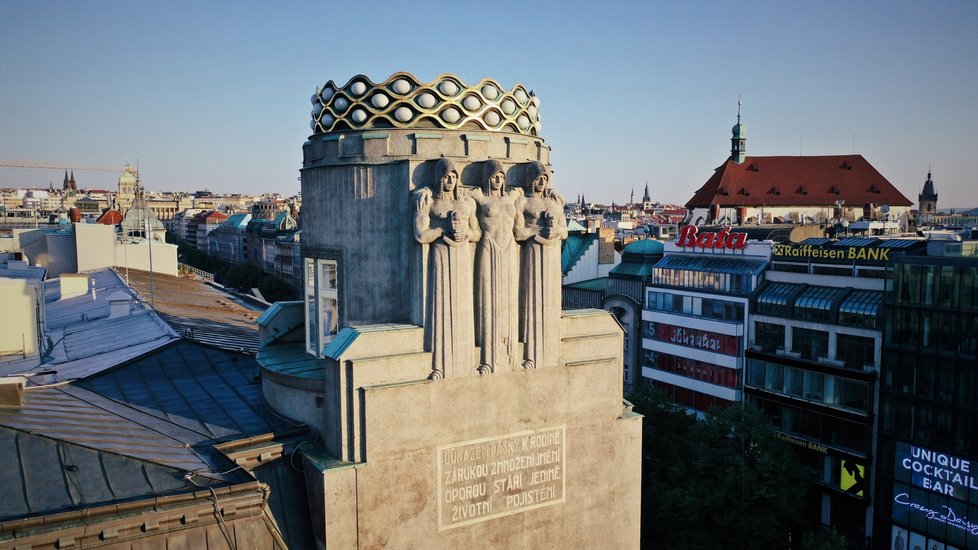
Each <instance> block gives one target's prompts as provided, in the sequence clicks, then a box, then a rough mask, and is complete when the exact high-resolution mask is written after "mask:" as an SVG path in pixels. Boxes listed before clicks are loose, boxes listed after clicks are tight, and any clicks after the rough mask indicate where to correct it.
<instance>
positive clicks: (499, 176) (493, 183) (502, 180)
mask: <svg viewBox="0 0 978 550" xmlns="http://www.w3.org/2000/svg"><path fill="white" fill-rule="evenodd" d="M504 185H506V174H503V173H502V172H496V173H495V174H493V175H491V176H489V189H491V190H493V191H499V190H500V189H502V188H503V186H504Z"/></svg>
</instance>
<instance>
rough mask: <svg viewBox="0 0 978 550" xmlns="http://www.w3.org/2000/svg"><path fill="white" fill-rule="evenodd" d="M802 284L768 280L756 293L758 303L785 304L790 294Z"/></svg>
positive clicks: (796, 290) (789, 298)
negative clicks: (758, 292)
mask: <svg viewBox="0 0 978 550" xmlns="http://www.w3.org/2000/svg"><path fill="white" fill-rule="evenodd" d="M802 286H804V285H799V284H795V283H783V282H768V284H767V285H766V286H765V287H764V288H763V289H762V290H761V292H760V294H758V295H757V303H758V305H770V306H787V305H788V302H789V301H790V300H791V296H792V295H793V294H795V293H796V292H798V291H799V290H800V289H801V288H802Z"/></svg>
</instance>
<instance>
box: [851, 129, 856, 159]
mask: <svg viewBox="0 0 978 550" xmlns="http://www.w3.org/2000/svg"><path fill="white" fill-rule="evenodd" d="M852 156H856V132H853V133H852Z"/></svg>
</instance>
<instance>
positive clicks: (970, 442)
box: [880, 397, 978, 454]
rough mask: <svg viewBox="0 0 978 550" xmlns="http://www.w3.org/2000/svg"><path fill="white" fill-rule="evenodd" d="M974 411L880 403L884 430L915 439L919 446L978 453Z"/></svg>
mask: <svg viewBox="0 0 978 550" xmlns="http://www.w3.org/2000/svg"><path fill="white" fill-rule="evenodd" d="M975 416H976V415H975V412H974V411H964V410H954V409H949V408H946V407H939V406H930V405H924V404H920V403H917V404H916V405H915V404H914V402H913V401H910V400H903V399H887V398H886V397H883V398H882V399H881V402H880V418H881V424H880V429H881V430H883V431H884V432H890V433H893V434H896V435H900V436H902V437H908V436H910V437H913V438H914V441H915V443H917V444H919V445H924V446H927V445H930V446H934V447H943V448H945V449H954V450H955V451H960V452H964V453H970V454H974V453H978V441H976V440H975V437H974V434H975V432H974V430H975V429H976V428H978V424H976V418H975Z"/></svg>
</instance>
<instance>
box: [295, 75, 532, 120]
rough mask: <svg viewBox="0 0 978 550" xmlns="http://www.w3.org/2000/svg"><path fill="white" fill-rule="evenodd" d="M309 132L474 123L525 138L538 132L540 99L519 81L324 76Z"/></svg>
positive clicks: (313, 103)
mask: <svg viewBox="0 0 978 550" xmlns="http://www.w3.org/2000/svg"><path fill="white" fill-rule="evenodd" d="M311 101H312V107H313V108H312V112H311V113H310V115H311V116H312V120H311V121H310V127H311V128H312V130H313V132H314V133H315V134H321V133H328V132H334V131H344V130H366V129H380V128H402V129H403V128H425V127H428V128H444V129H448V130H458V129H462V128H472V127H473V126H475V127H478V128H480V129H482V130H487V131H498V132H507V133H515V134H523V135H527V136H537V135H539V133H540V99H539V98H538V97H537V96H536V95H535V94H534V93H533V92H532V91H528V90H527V89H526V88H525V87H524V86H523V85H522V84H517V85H516V86H514V87H513V88H512V89H510V90H507V89H506V88H505V87H503V86H502V85H500V84H499V82H497V81H495V80H493V79H491V78H484V79H482V80H481V81H479V83H478V84H476V85H474V86H469V85H468V84H466V83H465V82H464V81H463V80H462V79H461V78H459V77H458V76H456V75H453V74H443V75H441V76H439V77H438V78H436V79H435V80H434V81H432V82H427V83H425V82H421V81H420V80H419V79H418V78H416V77H415V76H414V75H412V74H410V73H406V72H398V73H394V74H392V75H391V76H390V77H389V78H387V80H384V81H383V82H380V83H374V82H373V81H371V80H370V79H369V78H367V77H366V76H364V75H357V76H355V77H353V78H351V79H350V80H349V81H348V82H347V83H346V84H343V85H342V86H340V85H337V84H336V83H335V82H333V81H332V80H330V81H329V82H327V83H326V84H325V85H324V86H322V87H321V88H319V89H318V90H317V92H316V94H314V95H313V96H312V98H311Z"/></svg>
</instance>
